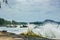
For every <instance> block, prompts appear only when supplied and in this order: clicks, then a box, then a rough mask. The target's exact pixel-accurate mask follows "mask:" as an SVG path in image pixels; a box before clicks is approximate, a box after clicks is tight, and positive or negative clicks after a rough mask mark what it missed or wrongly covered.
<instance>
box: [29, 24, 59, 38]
mask: <svg viewBox="0 0 60 40" xmlns="http://www.w3.org/2000/svg"><path fill="white" fill-rule="evenodd" d="M28 28H29V29H30V30H32V31H33V32H34V33H35V34H38V35H39V34H41V35H42V36H43V37H46V38H58V39H59V38H60V26H59V25H58V24H57V23H45V24H43V25H42V26H38V27H37V28H34V25H29V26H28Z"/></svg>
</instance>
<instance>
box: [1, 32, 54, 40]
mask: <svg viewBox="0 0 60 40" xmlns="http://www.w3.org/2000/svg"><path fill="white" fill-rule="evenodd" d="M0 40H55V39H48V38H37V37H31V36H23V35H16V34H14V33H9V32H4V31H0Z"/></svg>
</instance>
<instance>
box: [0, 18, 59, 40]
mask: <svg viewBox="0 0 60 40" xmlns="http://www.w3.org/2000/svg"><path fill="white" fill-rule="evenodd" d="M47 22H53V23H57V24H60V22H56V21H53V20H45V21H43V22H29V23H30V24H34V25H43V24H44V23H47ZM8 24H10V25H11V24H13V25H23V26H24V27H26V26H25V25H27V24H28V23H27V22H16V21H14V20H12V21H8V20H5V19H3V18H0V26H1V27H7V25H8ZM13 27H14V26H13ZM0 39H1V40H4V39H5V40H50V39H49V38H47V37H43V36H42V35H41V34H39V35H38V34H35V33H34V32H33V31H32V30H30V29H28V31H27V33H21V34H18V35H17V34H14V33H9V32H7V31H4V30H3V31H0ZM52 40H53V39H52Z"/></svg>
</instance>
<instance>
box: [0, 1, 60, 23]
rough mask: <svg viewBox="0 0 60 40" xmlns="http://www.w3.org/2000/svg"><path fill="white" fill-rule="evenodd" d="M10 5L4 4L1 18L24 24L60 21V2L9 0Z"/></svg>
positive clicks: (0, 11) (0, 10)
mask: <svg viewBox="0 0 60 40" xmlns="http://www.w3.org/2000/svg"><path fill="white" fill-rule="evenodd" d="M0 1H1V0H0ZM8 4H9V5H7V4H5V3H2V8H1V9H0V17H1V18H5V19H8V20H15V21H22V22H23V21H24V22H30V21H43V20H45V19H51V20H55V21H60V0H8Z"/></svg>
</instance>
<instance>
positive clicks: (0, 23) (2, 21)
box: [0, 18, 60, 27]
mask: <svg viewBox="0 0 60 40" xmlns="http://www.w3.org/2000/svg"><path fill="white" fill-rule="evenodd" d="M48 22H52V23H57V24H60V22H57V21H54V20H50V19H46V20H45V21H42V22H40V21H36V22H17V21H15V20H12V21H8V20H6V19H4V18H0V26H1V27H7V25H14V26H15V27H16V25H23V26H24V27H25V25H27V24H28V23H29V24H34V25H43V24H45V23H48Z"/></svg>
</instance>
